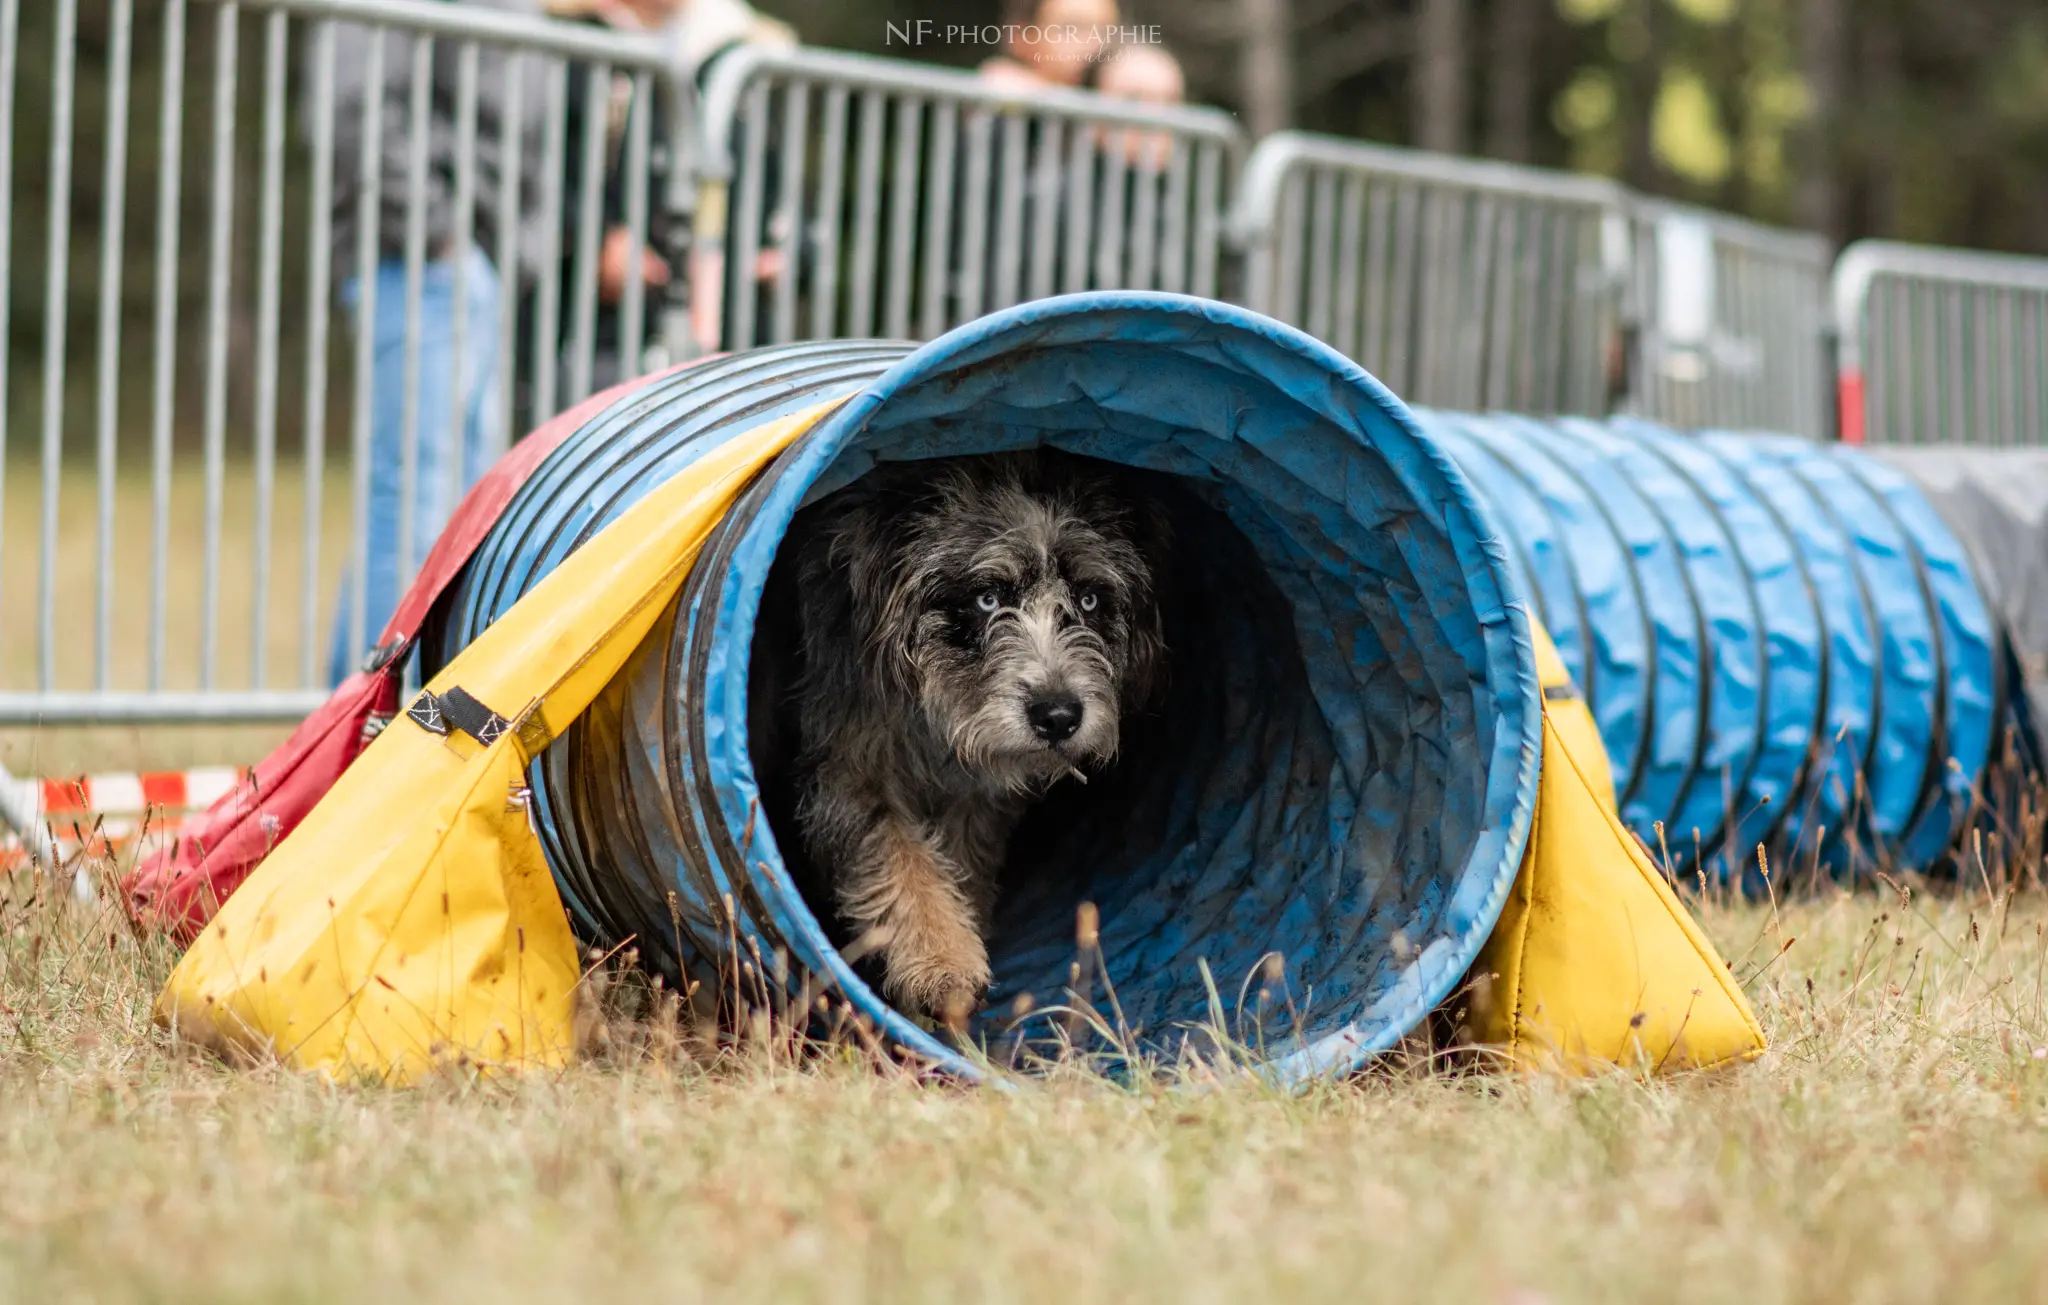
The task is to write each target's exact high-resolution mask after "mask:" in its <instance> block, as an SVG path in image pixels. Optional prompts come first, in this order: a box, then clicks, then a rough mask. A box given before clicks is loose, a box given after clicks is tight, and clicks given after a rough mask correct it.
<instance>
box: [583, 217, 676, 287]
mask: <svg viewBox="0 0 2048 1305" xmlns="http://www.w3.org/2000/svg"><path fill="white" fill-rule="evenodd" d="M632 245H633V233H632V232H630V231H628V230H626V228H624V227H613V228H612V229H611V230H610V231H607V232H605V234H604V248H603V250H601V251H600V252H599V254H598V256H597V295H598V298H600V299H602V300H604V301H605V302H606V303H608V304H615V303H617V302H619V300H620V299H622V298H624V297H625V294H626V271H627V268H628V267H629V266H630V264H629V263H628V262H627V259H628V257H629V256H630V255H631V252H632ZM640 280H641V283H642V284H643V285H646V286H649V287H654V286H664V285H667V284H668V264H667V262H665V261H664V260H663V259H662V257H661V255H659V254H657V253H655V252H654V251H653V250H652V249H649V248H647V246H646V245H645V244H643V245H641V247H640Z"/></svg>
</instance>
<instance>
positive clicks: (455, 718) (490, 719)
mask: <svg viewBox="0 0 2048 1305" xmlns="http://www.w3.org/2000/svg"><path fill="white" fill-rule="evenodd" d="M405 714H406V716H407V717H408V718H410V719H411V721H412V722H413V723H414V724H415V725H418V726H419V727H420V728H421V729H423V730H425V731H426V732H427V733H429V734H432V735H435V736H436V737H438V738H444V739H445V738H447V737H448V733H449V731H450V730H460V731H462V732H463V733H464V734H467V735H469V737H471V738H473V739H475V740H476V741H477V742H478V743H481V744H483V745H484V746H485V747H487V748H488V747H490V746H491V745H492V744H493V743H496V742H497V741H498V739H499V738H500V737H501V736H502V735H503V734H504V733H505V731H506V730H508V729H510V728H511V727H512V722H510V721H508V720H506V719H505V718H504V717H503V716H500V715H499V714H498V713H497V712H495V711H492V710H491V709H490V708H489V707H486V706H484V705H483V703H481V702H478V701H477V700H476V698H475V696H474V695H472V694H471V693H470V692H469V691H468V690H467V689H465V688H463V687H462V686H461V685H459V684H457V685H452V686H450V688H449V689H448V691H447V692H446V693H442V694H438V695H437V694H436V693H434V691H433V690H431V689H422V690H420V696H419V697H417V698H414V699H413V700H412V706H410V707H407V708H406V709H405Z"/></svg>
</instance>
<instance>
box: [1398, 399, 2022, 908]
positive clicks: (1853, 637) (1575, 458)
mask: <svg viewBox="0 0 2048 1305" xmlns="http://www.w3.org/2000/svg"><path fill="white" fill-rule="evenodd" d="M1417 420H1418V421H1420V422H1421V423H1422V425H1423V428H1424V429H1425V430H1427V431H1428V432H1429V433H1430V434H1432V435H1434V436H1435V437H1436V438H1437V439H1439V440H1440V441H1442V443H1443V445H1444V447H1445V448H1446V449H1448V450H1449V451H1450V453H1451V455H1452V457H1453V458H1455V459H1456V460H1457V462H1458V464H1459V466H1460V467H1461V468H1463V469H1464V470H1465V472H1466V473H1467V474H1468V475H1469V476H1470V477H1471V479H1472V481H1473V483H1474V485H1475V486H1476V487H1477V489H1478V490H1479V492H1480V496H1481V498H1482V500H1483V501H1484V503H1485V504H1486V505H1487V507H1488V508H1489V509H1490V515H1491V516H1492V518H1493V520H1494V522H1495V524H1496V526H1497V527H1498V528H1499V529H1500V530H1501V532H1502V534H1503V535H1504V536H1505V537H1506V539H1507V541H1508V552H1509V556H1510V558H1511V559H1512V563H1513V566H1514V568H1515V570H1516V572H1517V573H1518V574H1519V575H1520V576H1521V577H1523V589H1524V591H1525V592H1527V593H1528V594H1529V595H1530V596H1531V600H1532V602H1533V603H1534V607H1535V612H1536V614H1537V616H1538V617H1539V619H1540V620H1542V622H1543V623H1544V625H1545V627H1546V628H1547V629H1548V630H1549V631H1550V632H1551V634H1552V635H1553V636H1554V637H1555V638H1556V641H1557V644H1558V650H1559V653H1560V654H1561V655H1562V657H1563V658H1564V660H1565V663H1566V665H1567V666H1568V667H1569V668H1570V670H1571V672H1572V675H1573V678H1574V679H1575V680H1576V681H1577V683H1578V684H1579V685H1580V687H1581V689H1582V691H1583V692H1584V694H1585V696H1586V698H1587V700H1588V705H1589V706H1590V707H1591V708H1592V711H1593V714H1594V718H1595V720H1596V721H1597V722H1598V723H1599V726H1600V732H1601V736H1602V739H1603V740H1604V741H1605V743H1606V745H1607V749H1608V752H1609V754H1610V757H1611V759H1612V761H1613V764H1614V771H1615V782H1616V786H1617V791H1618V794H1619V797H1620V800H1621V805H1622V815H1623V818H1624V819H1626V820H1627V821H1628V823H1629V824H1630V826H1631V827H1633V828H1634V829H1635V830H1636V832H1637V833H1638V834H1639V835H1641V836H1642V838H1643V839H1644V841H1645V842H1647V843H1649V844H1650V845H1651V846H1652V847H1653V848H1656V847H1658V845H1659V843H1660V842H1661V843H1662V844H1663V845H1664V846H1663V850H1664V851H1665V852H1666V853H1667V854H1668V856H1669V858H1670V863H1671V864H1672V865H1673V867H1674V868H1677V869H1681V870H1685V871H1687V872H1688V873H1690V871H1691V869H1692V868H1693V866H1694V865H1695V864H1699V865H1700V866H1702V867H1703V868H1706V869H1708V870H1709V871H1710V872H1712V873H1716V874H1720V875H1727V874H1729V873H1740V874H1742V875H1743V876H1744V877H1745V879H1746V880H1748V882H1749V883H1750V884H1751V886H1752V887H1756V886H1757V881H1758V879H1759V877H1760V875H1761V869H1760V865H1759V862H1758V860H1757V847H1758V846H1759V844H1762V845H1764V846H1765V847H1766V849H1767V851H1774V852H1775V853H1776V854H1777V860H1776V864H1777V866H1778V868H1779V871H1780V875H1781V877H1785V873H1786V872H1787V871H1789V872H1791V873H1805V872H1806V871H1807V870H1808V869H1809V868H1822V869H1827V870H1830V871H1834V872H1842V871H1848V872H1851V873H1858V872H1867V871H1869V870H1873V869H1891V868H1905V869H1911V870H1922V869H1927V868H1929V867H1930V866H1932V865H1933V864H1934V863H1935V862H1937V861H1939V860H1940V858H1941V857H1942V856H1943V854H1944V853H1945V852H1946V851H1948V850H1949V848H1950V847H1951V845H1952V844H1953V843H1954V842H1955V840H1956V839H1957V837H1958V836H1959V834H1960V833H1961V832H1962V830H1963V829H1964V827H1965V826H1966V824H1967V822H1968V819H1969V815H1970V811H1971V807H1972V804H1973V802H1975V801H1976V800H1977V798H1978V797H1979V795H1980V788H1979V781H1980V779H1981V777H1982V775H1983V773H1984V769H1985V766H1986V763H1987V761H1988V759H1989V757H1990V755H1991V752H1992V748H1993V744H1994V742H1995V740H1996V735H1997V732H1998V730H1999V728H2000V726H2001V724H2002V723H2003V722H2004V721H2005V719H2006V712H2007V706H2006V703H2007V685H2006V683H2005V667H2006V659H2005V658H2004V657H2003V656H2002V655H2001V650H2000V646H1999V645H2000V635H1999V628H1998V624H1997V622H1996V620H1995V619H1994V617H1993V616H1992V613H1991V611H1990V609H1989V608H1988V607H1987V605H1986V601H1985V598H1984V595H1983V594H1982V592H1981V591H1980V588H1979V586H1978V583H1977V580H1976V577H1975V575H1974V573H1973V571H1972V568H1971V565H1970V560H1969V558H1968V557H1967V556H1966V554H1965V551H1964V548H1963V546H1962V544H1961V543H1960V542H1959V541H1958V539H1957V537H1956V535H1955V533H1954V532H1953V531H1952V530H1951V529H1950V528H1949V527H1948V526H1947V525H1946V524H1945V523H1944V522H1943V521H1942V519H1941V517H1940V516H1939V515H1937V513H1936V512H1935V511H1934V509H1933V507H1932V506H1931V505H1930V503H1929V502H1928V499H1927V497H1926V496H1925V495H1924V494H1923V493H1922V492H1921V491H1920V490H1919V489H1918V488H1917V487H1916V486H1915V485H1914V483H1913V482H1912V481H1911V480H1909V479H1908V478H1907V477H1906V476H1905V475H1904V474H1902V473H1901V472H1900V471H1898V470H1897V469H1895V468H1893V467H1891V466H1889V465H1887V464H1886V463H1884V462H1882V461H1879V460H1878V459H1876V458H1873V457H1870V456H1867V455H1865V454H1863V453H1860V452H1859V451H1857V450H1855V449H1850V448H1844V447H1842V446H1839V445H1820V444H1814V443H1812V442H1809V441H1806V440H1800V439H1794V438H1792V437H1789V436H1768V435H1736V434H1727V433H1708V434H1704V435H1697V436H1680V435H1676V434H1674V433H1672V432H1670V431H1668V430H1665V429H1663V428H1661V427H1658V426H1655V425H1652V424H1650V423H1647V422H1642V421H1633V420H1626V419H1622V420H1616V421H1613V422H1609V423H1598V422H1591V421H1582V420H1576V419H1570V418H1560V419H1553V420H1545V421H1537V420H1533V419H1530V418H1522V417H1506V416H1486V417H1464V416H1453V415H1447V414H1440V413H1418V414H1417ZM1788 862H1789V865H1788Z"/></svg>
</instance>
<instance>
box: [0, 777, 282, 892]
mask: <svg viewBox="0 0 2048 1305" xmlns="http://www.w3.org/2000/svg"><path fill="white" fill-rule="evenodd" d="M248 773H249V772H248V771H247V769H245V768H243V767H238V766H201V767H197V768H195V769H192V770H170V771H152V772H145V773H139V774H138V773H117V774H105V775H76V776H71V777H69V778H50V779H14V778H10V777H8V776H7V775H6V773H5V772H4V771H0V790H4V791H0V806H4V807H5V808H6V809H7V810H8V811H9V813H10V815H11V817H12V818H19V819H21V820H22V821H24V822H25V823H26V826H27V827H29V828H33V829H36V830H47V831H48V832H49V835H50V836H51V838H52V839H54V841H55V843H56V849H57V852H58V853H59V854H60V855H63V856H67V857H68V856H70V855H71V854H72V853H74V852H77V851H80V850H81V849H89V850H92V851H94V852H96V853H100V854H109V853H122V852H125V851H127V850H128V848H129V847H130V846H131V845H133V844H134V843H135V842H136V841H137V840H138V839H147V840H148V841H149V842H151V843H152V844H153V843H156V842H157V841H158V840H159V839H164V840H168V839H170V838H172V837H174V836H175V835H176V834H177V832H178V827H179V826H180V825H181V824H182V823H183V822H184V820H185V818H186V817H187V816H189V815H191V814H192V813H194V812H196V811H203V810H205V809H206V808H207V807H209V806H212V805H213V803H214V802H216V801H218V800H219V799H220V798H221V797H222V796H223V795H225V794H226V793H228V792H229V791H230V790H232V789H233V788H234V786H235V785H236V784H238V783H240V782H241V781H242V779H243V777H244V776H246V775H247V774H248ZM27 859H28V849H27V847H26V846H24V844H23V842H22V840H21V838H20V837H19V836H18V835H16V834H14V833H12V832H11V831H8V830H7V829H6V828H5V826H4V825H0V871H5V870H9V869H13V868H15V867H16V866H18V865H20V864H22V863H24V862H25V861H26V860H27Z"/></svg>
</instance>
